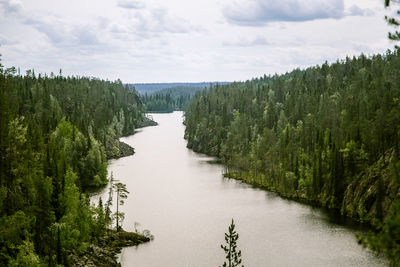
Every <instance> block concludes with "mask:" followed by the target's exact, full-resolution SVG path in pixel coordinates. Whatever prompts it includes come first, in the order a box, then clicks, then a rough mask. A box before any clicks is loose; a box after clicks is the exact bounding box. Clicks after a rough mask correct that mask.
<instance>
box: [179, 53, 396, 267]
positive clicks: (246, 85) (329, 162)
mask: <svg viewBox="0 0 400 267" xmlns="http://www.w3.org/2000/svg"><path fill="white" fill-rule="evenodd" d="M185 125H186V131H185V138H186V139H187V141H188V143H187V146H188V147H189V148H191V149H193V150H195V151H198V152H202V153H206V154H208V155H212V156H216V157H218V158H220V159H221V160H222V162H223V163H224V164H225V166H226V170H225V176H227V177H231V178H236V179H240V180H243V181H245V182H248V183H251V184H254V185H256V186H259V187H262V188H266V189H268V190H272V191H275V192H278V193H279V194H280V195H282V196H285V197H289V198H294V199H299V200H302V201H306V202H310V203H314V204H317V205H320V206H326V207H328V208H331V209H335V210H338V211H340V212H341V213H342V214H343V215H346V216H349V217H352V218H353V219H355V220H359V221H362V222H367V223H369V224H372V225H373V226H374V227H375V228H376V229H377V230H378V231H376V232H372V233H371V234H369V235H368V236H363V237H360V242H362V243H363V244H364V245H366V246H370V247H372V248H373V249H374V250H376V251H378V252H381V253H383V254H385V255H386V256H387V257H388V258H389V259H390V260H391V261H392V263H396V262H397V263H398V262H400V245H399V240H398V238H399V231H400V197H399V194H398V189H399V182H400V180H399V179H400V161H399V130H400V128H399V126H400V51H399V50H395V51H393V52H392V51H389V50H388V51H387V53H386V54H383V55H379V54H378V55H374V56H365V55H361V56H359V57H353V58H349V57H346V58H345V59H344V60H338V61H337V62H335V63H332V64H328V63H324V64H322V65H321V66H315V67H309V68H307V69H304V70H300V69H295V70H293V71H291V72H288V73H285V74H283V75H273V76H266V75H264V76H263V77H260V78H255V79H252V80H248V81H246V82H235V83H232V84H229V85H223V86H220V85H216V86H213V87H210V88H209V89H207V90H205V91H198V92H197V93H196V95H195V97H194V99H193V100H192V101H191V102H190V103H189V105H188V107H187V111H186V113H185Z"/></svg>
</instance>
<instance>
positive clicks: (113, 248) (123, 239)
mask: <svg viewBox="0 0 400 267" xmlns="http://www.w3.org/2000/svg"><path fill="white" fill-rule="evenodd" d="M150 240H151V237H148V236H144V235H141V234H138V233H132V232H125V231H120V232H115V231H112V232H109V233H108V234H107V235H106V236H104V237H103V238H101V239H100V240H99V241H98V243H97V244H96V245H94V244H91V245H90V246H89V247H88V248H87V249H86V251H84V252H82V253H75V252H73V253H71V255H70V260H71V264H70V265H71V266H78V267H79V266H85V267H94V266H96V267H114V266H121V264H120V263H118V262H117V254H119V253H120V252H121V249H122V248H123V247H129V246H137V245H139V244H142V243H145V242H148V241H150Z"/></svg>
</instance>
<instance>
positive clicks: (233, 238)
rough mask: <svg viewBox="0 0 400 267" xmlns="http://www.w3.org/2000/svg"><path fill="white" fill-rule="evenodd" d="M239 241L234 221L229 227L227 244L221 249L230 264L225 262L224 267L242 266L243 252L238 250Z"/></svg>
mask: <svg viewBox="0 0 400 267" xmlns="http://www.w3.org/2000/svg"><path fill="white" fill-rule="evenodd" d="M238 239H239V234H238V233H236V231H235V223H234V221H233V219H232V223H231V225H230V226H229V229H228V233H225V242H226V245H225V246H224V245H221V248H222V249H223V250H224V252H225V254H226V259H227V260H228V263H226V262H224V264H222V267H236V266H240V264H241V263H242V259H241V257H242V251H240V250H238V251H237V250H236V249H237V244H236V242H237V240H238ZM242 267H243V265H242Z"/></svg>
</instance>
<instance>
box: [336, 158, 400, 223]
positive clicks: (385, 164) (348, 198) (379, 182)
mask: <svg viewBox="0 0 400 267" xmlns="http://www.w3.org/2000/svg"><path fill="white" fill-rule="evenodd" d="M393 160H394V151H393V150H390V151H388V152H387V153H386V154H385V156H384V157H381V158H380V159H379V160H378V161H377V162H376V163H375V164H373V165H372V166H371V167H369V168H368V169H366V170H365V171H364V172H362V173H361V174H360V175H359V176H358V179H357V180H355V181H354V182H353V183H351V184H350V185H349V186H348V187H347V189H346V192H345V195H344V199H343V203H342V208H341V212H342V214H343V215H346V216H349V217H352V218H354V219H356V220H359V221H362V222H368V223H371V224H372V225H374V226H377V225H378V223H379V221H380V220H382V219H383V220H384V219H385V218H386V217H387V215H388V211H389V210H390V207H391V205H392V202H393V200H394V199H395V197H396V195H397V194H398V193H399V185H398V184H396V183H395V181H394V179H393V175H392V169H391V167H390V165H391V162H392V161H393Z"/></svg>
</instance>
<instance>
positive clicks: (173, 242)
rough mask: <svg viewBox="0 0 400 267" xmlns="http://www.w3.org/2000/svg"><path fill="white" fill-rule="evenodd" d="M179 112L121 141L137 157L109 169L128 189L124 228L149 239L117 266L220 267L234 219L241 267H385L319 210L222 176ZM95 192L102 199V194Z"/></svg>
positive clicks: (350, 231)
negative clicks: (193, 143) (191, 139)
mask: <svg viewBox="0 0 400 267" xmlns="http://www.w3.org/2000/svg"><path fill="white" fill-rule="evenodd" d="M182 115H183V113H182V112H174V113H172V114H152V116H153V117H154V120H155V121H157V122H158V123H159V125H158V126H155V127H147V128H143V129H141V130H140V131H139V132H138V133H136V134H135V135H133V136H129V137H126V138H123V139H122V141H123V142H126V143H128V144H130V145H131V146H133V147H134V148H135V151H136V153H135V155H133V156H130V157H126V158H122V159H118V160H113V161H110V164H109V172H113V175H114V178H115V179H118V180H119V181H121V182H123V183H125V184H126V185H127V189H128V190H129V191H130V194H129V196H128V199H127V200H126V201H125V204H124V205H123V206H122V211H124V212H125V220H124V224H123V227H124V229H126V230H128V231H133V230H134V223H135V222H140V224H141V227H140V229H141V230H143V229H149V230H150V231H151V233H152V234H153V235H154V236H155V239H154V240H153V241H151V242H150V243H147V244H144V245H140V246H138V247H129V248H125V249H123V250H122V253H121V255H120V262H121V264H122V266H124V267H127V266H136V267H153V266H160V267H165V266H172V267H179V266H206V267H208V266H219V265H222V263H223V262H224V259H225V258H224V252H223V250H222V249H221V248H220V245H221V244H223V243H224V233H225V232H227V230H228V226H229V224H230V222H231V219H232V218H233V219H234V220H235V224H236V230H237V232H238V233H239V240H238V248H239V249H240V250H241V251H242V259H243V264H244V265H245V266H250V267H251V266H382V265H385V261H384V260H382V259H381V258H378V257H376V256H375V255H374V254H373V253H372V252H370V251H368V250H365V249H363V248H362V246H360V245H358V244H357V240H356V237H355V234H356V233H357V232H360V230H356V229H355V228H352V227H347V226H342V225H338V224H336V223H333V222H332V221H331V220H330V216H328V215H327V213H326V212H324V211H322V210H321V209H318V208H313V207H310V206H308V205H305V204H301V203H298V202H295V201H290V200H286V199H282V198H280V197H279V196H277V195H276V194H274V193H271V192H266V191H264V190H260V189H257V188H254V187H252V186H249V185H247V184H244V183H241V182H240V181H236V180H231V179H226V178H224V177H223V176H222V173H223V166H222V165H220V164H216V163H213V161H212V160H213V159H212V158H210V157H207V156H204V155H201V154H197V153H194V152H192V151H191V150H189V149H187V148H186V141H185V140H184V139H183V135H184V129H185V128H184V125H183V124H182V120H183V118H182ZM99 195H103V200H106V199H107V198H106V195H107V189H104V190H103V191H102V192H101V193H100V194H99ZM97 197H98V196H97ZM97 197H94V198H97Z"/></svg>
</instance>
